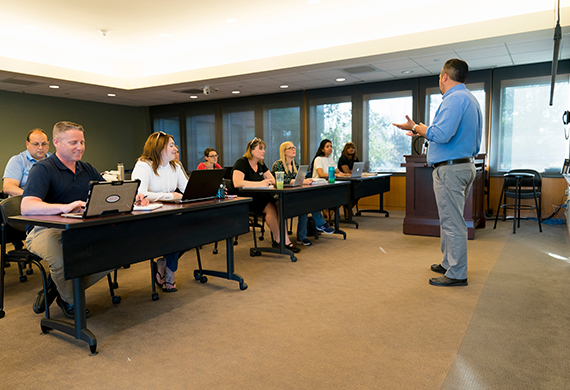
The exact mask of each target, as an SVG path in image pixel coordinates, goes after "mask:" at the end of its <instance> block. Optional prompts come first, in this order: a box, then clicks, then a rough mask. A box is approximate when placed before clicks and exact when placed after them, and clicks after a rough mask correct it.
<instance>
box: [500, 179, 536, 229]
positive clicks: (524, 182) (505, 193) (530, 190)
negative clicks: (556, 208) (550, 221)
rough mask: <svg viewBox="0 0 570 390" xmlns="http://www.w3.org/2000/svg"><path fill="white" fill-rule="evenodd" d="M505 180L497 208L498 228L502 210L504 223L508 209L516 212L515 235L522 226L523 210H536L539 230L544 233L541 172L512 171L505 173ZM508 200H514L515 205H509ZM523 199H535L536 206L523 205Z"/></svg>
mask: <svg viewBox="0 0 570 390" xmlns="http://www.w3.org/2000/svg"><path fill="white" fill-rule="evenodd" d="M504 176H505V180H504V181H503V188H502V189H501V196H500V198H499V205H498V206H497V215H496V217H495V225H494V226H493V229H495V228H496V227H497V220H498V219H499V214H500V212H501V209H502V210H503V221H504V220H505V219H506V216H507V209H512V210H513V211H514V215H513V234H516V229H517V227H519V228H520V226H521V222H520V219H521V210H536V217H537V219H538V230H539V231H540V232H541V233H542V225H541V215H540V208H541V205H542V202H541V191H542V176H541V175H540V173H539V172H537V171H535V170H533V169H512V170H510V171H509V172H508V173H505V175H504ZM507 198H512V199H514V204H509V203H507ZM523 199H534V205H532V204H522V203H521V201H522V200H523Z"/></svg>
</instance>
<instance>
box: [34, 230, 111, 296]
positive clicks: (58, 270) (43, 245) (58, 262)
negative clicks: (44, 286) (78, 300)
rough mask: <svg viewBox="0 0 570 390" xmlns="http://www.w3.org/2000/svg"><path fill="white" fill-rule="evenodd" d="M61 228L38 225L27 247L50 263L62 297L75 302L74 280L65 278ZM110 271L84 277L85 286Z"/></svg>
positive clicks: (52, 275) (53, 277) (52, 274)
mask: <svg viewBox="0 0 570 390" xmlns="http://www.w3.org/2000/svg"><path fill="white" fill-rule="evenodd" d="M61 232H62V231H61V230H60V229H50V228H46V227H41V226H36V227H34V228H33V229H32V231H31V232H30V233H28V237H27V238H26V247H27V248H28V250H29V251H30V252H32V253H33V254H35V255H37V256H39V257H41V258H42V259H44V260H45V261H46V262H47V263H48V264H49V269H50V271H51V278H52V279H53V281H54V282H55V285H56V287H57V291H58V292H59V295H60V296H61V298H62V299H63V300H64V301H65V302H67V303H69V304H73V302H74V301H73V281H72V280H65V278H64V276H63V251H62V247H61ZM108 273H109V271H104V272H99V273H97V274H93V275H89V276H86V277H85V278H84V281H85V288H87V287H89V286H91V285H93V284H95V282H97V281H98V280H99V279H101V278H103V277H104V276H106V275H107V274H108Z"/></svg>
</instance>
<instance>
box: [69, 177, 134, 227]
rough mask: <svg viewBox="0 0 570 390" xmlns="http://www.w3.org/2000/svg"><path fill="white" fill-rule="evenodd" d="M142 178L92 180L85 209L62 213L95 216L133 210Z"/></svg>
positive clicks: (73, 216) (70, 215)
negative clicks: (78, 211)
mask: <svg viewBox="0 0 570 390" xmlns="http://www.w3.org/2000/svg"><path fill="white" fill-rule="evenodd" d="M139 184H140V180H128V181H111V182H109V181H92V182H90V183H89V193H88V194H87V204H86V205H85V211H83V212H80V213H66V214H61V216H62V217H68V218H93V217H102V216H105V215H114V214H123V213H130V212H131V211H133V205H134V202H135V197H136V196H137V190H138V188H139Z"/></svg>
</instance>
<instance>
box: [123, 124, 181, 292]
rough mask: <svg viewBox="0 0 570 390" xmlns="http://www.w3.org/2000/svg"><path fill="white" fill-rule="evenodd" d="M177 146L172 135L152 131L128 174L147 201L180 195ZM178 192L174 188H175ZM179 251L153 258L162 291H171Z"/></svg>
mask: <svg viewBox="0 0 570 390" xmlns="http://www.w3.org/2000/svg"><path fill="white" fill-rule="evenodd" d="M177 150H178V148H177V147H176V144H175V143H174V138H173V137H172V136H171V135H169V134H166V133H164V132H162V131H159V132H157V133H152V134H151V135H150V136H149V137H148V138H147V140H146V142H145V144H144V148H143V153H142V155H141V156H140V157H139V159H138V160H137V163H136V164H135V168H134V169H133V174H132V178H133V180H134V179H139V180H140V181H141V184H140V186H139V193H142V194H144V195H145V196H147V198H148V200H149V201H151V202H156V201H160V200H170V199H179V198H182V193H184V190H185V189H186V185H187V184H188V178H187V177H186V175H185V173H184V170H183V168H182V164H181V163H180V161H178V160H176V151H177ZM177 189H178V190H179V191H180V192H176V190H177ZM182 253H183V252H180V253H179V252H176V253H169V254H167V255H166V256H164V257H161V258H160V259H158V260H157V261H156V266H157V270H156V272H155V283H156V285H157V286H159V287H161V288H162V290H163V291H164V292H175V291H177V289H176V283H175V279H174V274H175V272H176V270H177V269H178V259H179V258H180V256H182Z"/></svg>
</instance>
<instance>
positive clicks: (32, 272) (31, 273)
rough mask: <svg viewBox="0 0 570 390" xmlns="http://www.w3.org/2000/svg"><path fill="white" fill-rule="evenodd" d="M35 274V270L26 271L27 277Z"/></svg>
mask: <svg viewBox="0 0 570 390" xmlns="http://www.w3.org/2000/svg"><path fill="white" fill-rule="evenodd" d="M33 274H34V270H33V269H27V270H26V275H33Z"/></svg>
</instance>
